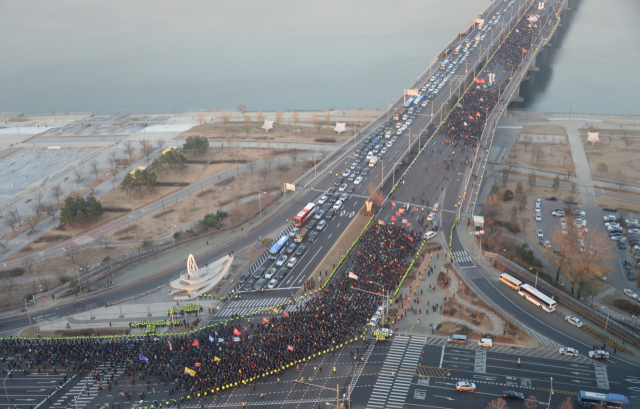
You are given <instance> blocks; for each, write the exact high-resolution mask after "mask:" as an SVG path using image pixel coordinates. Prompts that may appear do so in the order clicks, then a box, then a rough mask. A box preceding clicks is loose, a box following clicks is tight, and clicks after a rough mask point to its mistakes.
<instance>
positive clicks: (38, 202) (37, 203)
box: [31, 191, 44, 217]
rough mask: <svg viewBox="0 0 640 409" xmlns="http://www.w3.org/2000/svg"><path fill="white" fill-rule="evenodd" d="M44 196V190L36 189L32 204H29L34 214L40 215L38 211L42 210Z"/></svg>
mask: <svg viewBox="0 0 640 409" xmlns="http://www.w3.org/2000/svg"><path fill="white" fill-rule="evenodd" d="M43 197H44V192H41V191H37V192H36V193H35V194H34V195H33V202H34V203H33V204H32V205H31V210H33V212H34V213H35V214H36V216H38V217H40V212H41V210H42V198H43Z"/></svg>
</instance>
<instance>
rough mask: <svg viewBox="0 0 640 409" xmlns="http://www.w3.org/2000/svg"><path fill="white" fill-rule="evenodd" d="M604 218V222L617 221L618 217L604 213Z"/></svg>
mask: <svg viewBox="0 0 640 409" xmlns="http://www.w3.org/2000/svg"><path fill="white" fill-rule="evenodd" d="M603 218H604V222H605V223H606V222H617V221H618V218H617V217H616V216H614V215H612V214H609V215H606V216H604V217H603Z"/></svg>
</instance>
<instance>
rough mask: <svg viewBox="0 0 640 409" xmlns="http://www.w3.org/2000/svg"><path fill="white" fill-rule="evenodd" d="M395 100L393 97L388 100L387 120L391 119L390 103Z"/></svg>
mask: <svg viewBox="0 0 640 409" xmlns="http://www.w3.org/2000/svg"><path fill="white" fill-rule="evenodd" d="M392 99H393V97H391V98H387V120H389V118H390V117H391V107H392V105H391V103H390V102H389V101H391V100H392Z"/></svg>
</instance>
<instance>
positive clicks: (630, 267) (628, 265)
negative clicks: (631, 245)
mask: <svg viewBox="0 0 640 409" xmlns="http://www.w3.org/2000/svg"><path fill="white" fill-rule="evenodd" d="M624 268H626V269H627V270H633V263H631V260H629V259H627V260H625V261H624Z"/></svg>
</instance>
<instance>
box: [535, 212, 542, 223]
mask: <svg viewBox="0 0 640 409" xmlns="http://www.w3.org/2000/svg"><path fill="white" fill-rule="evenodd" d="M536 221H537V222H541V221H542V214H540V212H536Z"/></svg>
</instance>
